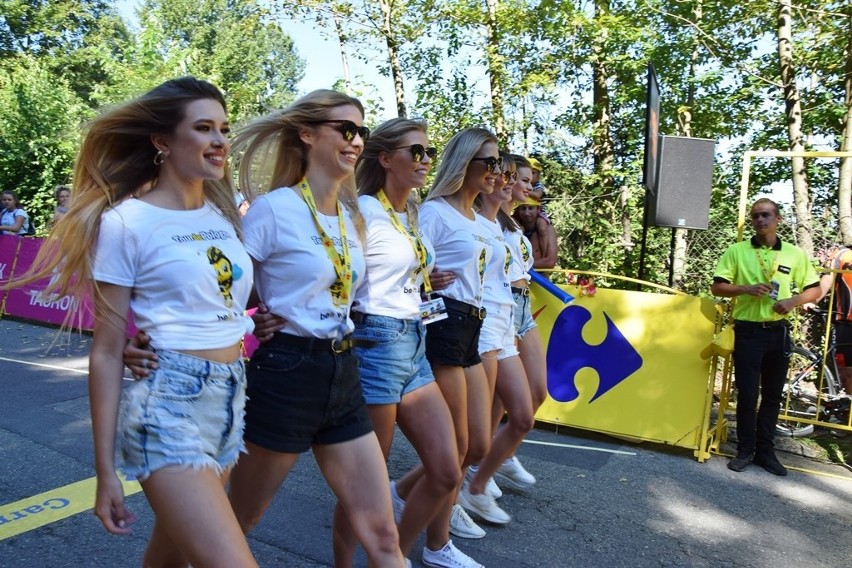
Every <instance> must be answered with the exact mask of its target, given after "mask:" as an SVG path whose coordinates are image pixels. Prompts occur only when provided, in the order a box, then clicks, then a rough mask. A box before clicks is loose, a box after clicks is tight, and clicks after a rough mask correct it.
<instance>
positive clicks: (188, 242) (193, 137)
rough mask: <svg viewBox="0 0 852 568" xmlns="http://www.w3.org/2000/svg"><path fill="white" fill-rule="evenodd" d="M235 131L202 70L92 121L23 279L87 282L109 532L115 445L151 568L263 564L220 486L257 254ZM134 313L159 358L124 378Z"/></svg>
mask: <svg viewBox="0 0 852 568" xmlns="http://www.w3.org/2000/svg"><path fill="white" fill-rule="evenodd" d="M229 131H230V129H229V125H228V118H227V114H226V110H225V101H224V98H223V96H222V94H221V92H220V91H219V89H217V88H216V87H214V86H213V85H211V84H210V83H207V82H205V81H200V80H198V79H195V78H192V77H184V78H181V79H175V80H172V81H167V82H165V83H163V84H162V85H160V86H158V87H156V88H155V89H153V90H151V91H149V92H148V93H146V94H145V95H143V96H141V97H140V98H138V99H135V100H133V101H130V102H128V103H126V104H124V105H121V106H118V107H116V108H113V109H111V110H109V111H107V112H106V113H105V114H103V115H102V116H100V117H98V118H96V119H94V120H93V121H92V123H91V124H90V125H89V126H88V128H87V132H86V135H85V137H84V140H83V144H82V147H81V150H80V154H79V156H78V158H77V164H76V168H75V174H74V184H75V188H76V195H75V199H74V200H73V202H72V203H71V205H70V207H69V210H68V212H67V213H66V216H65V217H64V218H63V219H62V222H60V223H58V224H57V225H56V226H55V227H54V228H53V230H52V231H51V233H50V235H49V236H48V238H47V239H46V240H45V242H44V244H43V245H42V247H41V250H40V252H39V256H38V257H37V258H36V261H35V264H34V268H33V269H32V271H31V272H30V273H29V274H28V275H26V276H25V277H24V278H22V280H21V281H20V282H19V284H25V283H27V282H32V281H34V280H37V279H39V278H42V277H44V276H46V275H49V274H55V275H56V277H55V278H54V279H53V282H54V285H53V286H54V287H53V288H51V289H50V291H53V290H56V291H58V292H59V293H60V294H62V295H66V294H85V293H89V291H90V287H91V292H93V296H94V302H95V325H94V332H93V337H92V346H91V351H90V355H89V399H90V407H91V414H92V429H93V433H94V446H95V469H96V473H97V490H96V501H95V510H94V512H95V515H96V516H97V517H98V518H99V519H100V521H101V522H102V523H103V525H104V527H105V528H106V529H107V531H109V532H111V533H114V534H130V532H131V525H132V523H133V521H134V517H133V515H132V513H131V512H130V511H129V510H128V509H127V508H126V506H125V502H124V495H123V489H122V485H121V482H120V481H119V479H118V476H117V474H116V467H115V465H116V464H115V462H114V460H115V454H116V446H118V449H119V450H120V454H121V458H122V461H121V464H120V465H121V469H122V471H123V472H124V473H125V474H126V475H127V476H128V477H129V478H131V479H138V480H139V483H140V484H141V485H142V490H143V491H144V492H145V496H146V497H147V499H148V502H149V503H150V505H151V508H152V509H153V511H154V514H155V521H154V528H153V531H152V534H151V538H150V540H149V542H148V546H147V549H146V551H145V557H144V559H143V562H142V564H143V565H144V566H152V567H167V566H168V567H172V566H188V565H190V564H191V565H192V566H197V567H215V568H218V567H222V568H225V567H231V566H234V567H252V566H257V563H256V562H255V560H254V558H253V556H252V553H251V551H250V550H249V547H248V543H247V542H246V539H245V537H244V536H243V533H242V530H241V529H240V525H239V523H238V522H237V519H236V517H235V515H234V512H233V510H232V508H231V505H230V503H229V502H228V498H227V495H226V494H225V489H224V486H225V484H226V483H227V481H228V474H229V472H230V470H231V468H232V466H233V465H234V463H235V462H236V461H237V458H238V456H239V454H240V451H241V450H242V449H243V442H242V431H243V408H244V403H245V371H244V367H243V362H242V358H241V356H240V345H241V341H242V338H243V336H244V335H245V334H246V333H247V332H250V331H251V330H252V327H253V326H252V322H251V320H250V319H248V318H247V317H246V316H245V307H246V302H247V300H248V297H249V293H250V291H251V288H252V280H253V276H252V265H251V259H250V258H249V256H248V255H247V254H246V251H245V248H244V247H243V245H242V243H241V242H240V236H241V229H240V222H239V216H238V214H237V210H236V207H235V206H234V201H233V189H232V187H231V186H230V183H228V182H227V180H229V179H230V175H229V174H228V173H227V166H226V164H227V157H228V152H229V149H230V144H229V142H228V133H229ZM143 190H145V191H144V193H143V194H142V195H139V192H140V191H143ZM197 235H207V236H206V237H204V238H193V236H197ZM92 282H94V285H93V286H92V284H91V283H92ZM128 310H132V311H133V315H134V318H135V323H136V325H137V326H140V327H141V328H144V329H146V330H147V331H148V333H149V337H150V345H151V347H152V348H153V349H154V350H155V351H156V355H157V359H158V364H157V369H156V370H154V371H153V372H150V373H149V374H148V377H147V378H146V379H144V380H139V381H136V382H134V383H132V384H130V385H128V386H126V387H125V388H123V386H124V385H123V381H122V375H123V372H122V371H123V365H122V351H123V349H124V347H125V332H126V329H127V324H128V322H127V314H128ZM143 366H144V367H148V365H147V364H145V365H143ZM119 399H121V404H120V405H119Z"/></svg>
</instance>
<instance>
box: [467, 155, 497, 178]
mask: <svg viewBox="0 0 852 568" xmlns="http://www.w3.org/2000/svg"><path fill="white" fill-rule="evenodd" d="M470 161H471V162H485V167H486V169H487V170H488V171H489V172H491V173H492V174H499V173H502V172H501V170H500V160H498V159H497V158H495V157H493V156H488V157H487V158H471V159H470Z"/></svg>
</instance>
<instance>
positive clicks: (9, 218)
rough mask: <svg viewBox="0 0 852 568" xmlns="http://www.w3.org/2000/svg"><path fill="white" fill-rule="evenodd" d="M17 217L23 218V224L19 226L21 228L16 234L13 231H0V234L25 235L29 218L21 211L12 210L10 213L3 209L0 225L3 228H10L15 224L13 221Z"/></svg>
mask: <svg viewBox="0 0 852 568" xmlns="http://www.w3.org/2000/svg"><path fill="white" fill-rule="evenodd" d="M18 217H23V218H24V223H23V224H22V225H21V228H20V229H19V230H18V232H17V233H15V232H13V231H0V233H2V234H4V235H26V234H27V229H28V228H29V221H30V218H29V217H28V216H27V212H26V211H24V210H23V209H14V210H12V211H9V210H8V209H5V208H4V209H3V214H2V215H0V225H3V226H4V227H9V226H12V225H14V224H15V220H16V219H17V218H18Z"/></svg>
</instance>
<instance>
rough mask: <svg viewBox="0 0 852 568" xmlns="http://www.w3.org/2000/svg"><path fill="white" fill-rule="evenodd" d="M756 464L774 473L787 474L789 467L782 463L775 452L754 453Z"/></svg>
mask: <svg viewBox="0 0 852 568" xmlns="http://www.w3.org/2000/svg"><path fill="white" fill-rule="evenodd" d="M754 463H755V465H759V466H760V467H762V468H763V469H765V470H766V471H768V472H769V473H771V474H772V475H780V476H784V475H787V468H786V467H784V466H783V465H781V462H780V461H778V458H776V457H775V453H774V452H761V453H759V454H755V455H754Z"/></svg>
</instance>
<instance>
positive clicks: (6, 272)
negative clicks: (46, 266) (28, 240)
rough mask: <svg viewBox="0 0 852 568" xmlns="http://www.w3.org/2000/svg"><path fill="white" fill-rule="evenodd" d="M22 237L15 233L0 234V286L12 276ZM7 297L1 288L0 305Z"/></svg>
mask: <svg viewBox="0 0 852 568" xmlns="http://www.w3.org/2000/svg"><path fill="white" fill-rule="evenodd" d="M20 241H21V238H20V237H17V236H15V235H0V286H2V285H3V284H5V283H6V282H8V281H9V278H11V277H12V267H13V266H15V255H16V254H17V253H18V243H19V242H20ZM5 298H6V291H5V290H0V307H2V306H3V300H4V299H5Z"/></svg>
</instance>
